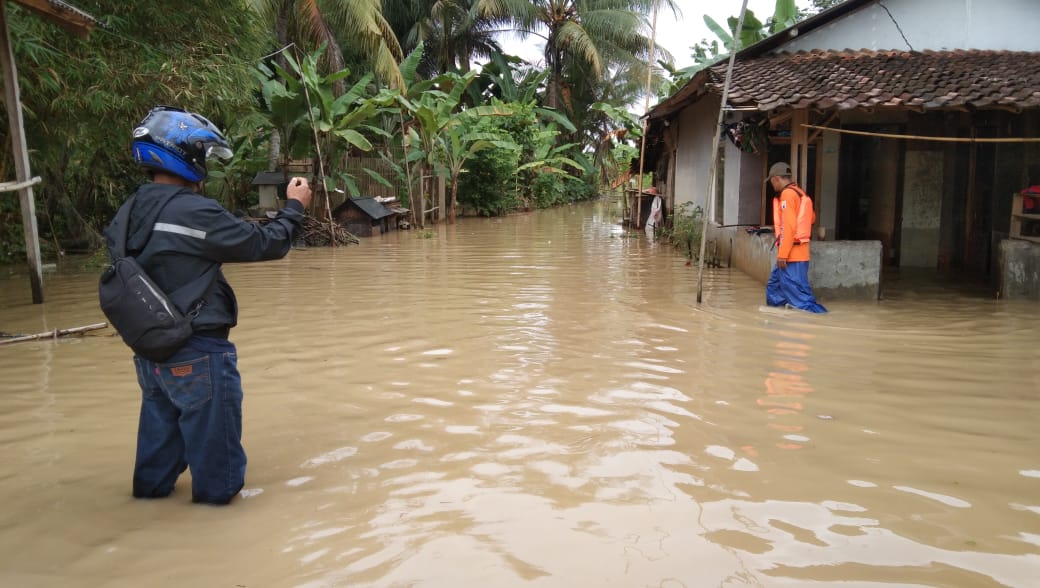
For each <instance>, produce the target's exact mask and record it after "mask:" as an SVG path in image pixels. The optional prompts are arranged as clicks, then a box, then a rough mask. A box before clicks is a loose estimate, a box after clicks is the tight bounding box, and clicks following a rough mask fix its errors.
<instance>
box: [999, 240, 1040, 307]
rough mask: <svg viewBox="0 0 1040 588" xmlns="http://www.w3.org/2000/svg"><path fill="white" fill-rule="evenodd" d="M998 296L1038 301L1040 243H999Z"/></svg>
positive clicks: (1006, 241)
mask: <svg viewBox="0 0 1040 588" xmlns="http://www.w3.org/2000/svg"><path fill="white" fill-rule="evenodd" d="M1000 296H1001V298H1013V299H1014V298H1017V299H1026V300H1040V243H1032V242H1030V241H1018V240H1013V239H1005V240H1004V241H1001V242H1000Z"/></svg>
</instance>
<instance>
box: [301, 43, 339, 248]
mask: <svg viewBox="0 0 1040 588" xmlns="http://www.w3.org/2000/svg"><path fill="white" fill-rule="evenodd" d="M297 57H298V56H297ZM299 61H300V62H301V63H302V62H303V60H302V59H299ZM301 70H302V68H301ZM300 85H301V86H303V97H304V98H306V100H307V118H309V119H310V121H311V134H312V135H314V151H315V152H316V153H317V154H318V173H319V174H320V175H321V192H322V194H324V195H325V214H326V216H328V219H327V220H328V221H329V246H330V247H335V246H336V244H337V243H336V223H335V222H334V221H333V220H332V204H330V203H329V190H328V188H326V187H325V160H324V158H323V157H322V156H321V141H319V140H318V126H317V125H316V124H315V123H314V107H313V106H311V93H310V92H309V91H308V90H307V80H305V79H304V77H303V72H302V71H301V72H300Z"/></svg>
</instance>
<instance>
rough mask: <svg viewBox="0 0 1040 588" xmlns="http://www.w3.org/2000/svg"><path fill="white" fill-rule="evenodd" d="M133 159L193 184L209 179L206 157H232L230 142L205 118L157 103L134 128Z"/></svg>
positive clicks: (142, 165) (145, 166)
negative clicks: (207, 177)
mask: <svg viewBox="0 0 1040 588" xmlns="http://www.w3.org/2000/svg"><path fill="white" fill-rule="evenodd" d="M131 149H132V150H133V153H134V162H135V163H137V165H139V166H141V167H142V168H144V170H145V171H149V170H159V171H165V172H167V173H171V174H174V175H176V176H179V177H181V178H184V179H185V180H188V181H189V182H191V183H193V184H197V183H199V182H201V181H202V180H204V179H206V176H207V174H208V172H207V170H206V157H208V156H210V155H212V156H215V157H219V158H221V159H229V158H230V157H231V155H232V153H231V145H229V144H228V141H227V139H225V138H224V135H222V134H221V132H220V130H219V129H217V127H216V125H214V124H213V123H211V122H209V120H208V119H206V117H204V116H202V115H200V114H195V113H194V112H188V111H186V110H182V109H180V108H174V107H172V106H156V107H155V108H153V109H152V110H151V111H149V112H148V115H147V116H145V117H144V120H142V121H141V123H140V124H139V125H137V128H135V129H134V139H133V143H132V144H131Z"/></svg>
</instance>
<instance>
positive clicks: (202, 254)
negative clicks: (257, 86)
mask: <svg viewBox="0 0 1040 588" xmlns="http://www.w3.org/2000/svg"><path fill="white" fill-rule="evenodd" d="M131 148H132V151H133V157H134V161H135V162H136V163H137V164H138V165H139V166H140V167H141V168H142V170H143V171H145V172H146V173H147V174H148V176H149V179H150V181H149V182H147V183H145V184H143V185H141V186H140V187H139V188H138V189H137V191H136V192H135V193H134V195H133V197H132V198H130V199H129V200H128V201H127V203H125V204H124V206H132V208H131V211H130V217H129V218H130V220H129V223H128V224H129V230H128V234H127V239H126V251H127V254H128V255H132V256H133V257H135V258H136V259H137V262H138V263H139V264H140V266H141V267H142V268H143V269H144V270H145V271H146V272H147V273H148V275H149V276H150V277H151V279H152V280H153V281H154V282H155V283H156V285H158V286H159V287H160V288H162V290H163V291H164V292H165V293H166V294H167V296H168V297H169V298H170V300H171V301H172V302H173V303H174V305H176V306H177V308H178V310H180V311H181V313H183V314H184V315H186V316H189V317H191V322H192V329H193V331H194V334H193V335H192V337H191V339H189V340H188V342H187V343H186V344H185V345H184V347H182V348H181V349H180V350H179V351H178V352H177V353H175V354H174V355H173V356H172V357H170V358H169V359H168V360H166V361H165V362H163V363H156V362H152V361H150V360H147V359H145V358H143V357H140V356H137V355H135V356H134V364H135V366H136V369H137V380H138V383H139V384H140V386H141V390H142V401H141V414H140V419H139V422H138V433H137V458H136V463H135V465H134V477H133V495H134V496H135V497H137V498H158V497H163V496H167V495H169V494H170V493H171V492H173V488H174V484H175V482H176V481H177V478H178V476H180V474H181V473H183V472H184V470H185V469H186V468H189V467H190V468H191V477H192V500H193V501H194V502H202V503H209V504H227V503H228V502H230V501H231V499H232V498H234V496H235V495H236V494H238V492H239V490H241V489H242V485H243V484H244V482H245V471H246V454H245V451H244V450H243V448H242V444H241V438H242V380H241V377H240V376H239V373H238V368H237V355H236V350H235V346H234V344H232V343H231V342H230V341H229V340H228V333H229V331H230V330H231V328H232V327H234V326H235V324H236V323H237V321H238V304H237V302H236V300H235V293H234V291H233V290H232V289H231V286H230V285H229V284H228V283H227V280H225V279H224V275H223V273H222V272H221V264H223V263H225V262H245V261H263V260H268V259H279V258H282V257H284V256H285V255H286V254H287V253H288V252H289V249H290V246H291V244H292V235H293V231H294V230H295V229H296V228H297V227H298V226H299V224H300V221H301V220H302V219H303V213H304V210H305V209H306V208H307V206H308V205H309V204H310V200H311V189H310V186H309V185H308V183H307V180H306V179H304V178H292V179H291V180H290V181H289V186H288V188H287V189H286V196H287V200H286V205H285V208H283V209H282V210H280V211H279V212H278V214H277V216H275V218H273V219H272V220H271V221H270V222H268V223H266V224H264V225H258V224H254V223H249V222H245V221H243V220H241V219H239V218H237V217H235V216H234V215H232V214H231V213H229V212H228V211H227V210H225V209H224V208H223V207H222V206H220V205H219V204H218V203H217V202H216V201H214V200H211V199H209V198H206V197H205V196H203V195H202V194H201V192H202V182H203V181H204V180H205V179H206V176H207V170H206V157H207V156H210V155H213V156H217V157H222V158H227V157H230V156H231V149H230V148H229V145H228V142H227V140H226V139H225V138H224V136H223V135H222V134H221V133H220V131H219V130H218V129H217V128H216V126H214V125H213V123H211V122H210V121H208V120H207V119H206V118H204V117H202V116H200V115H198V114H194V113H191V112H187V111H184V110H180V109H177V108H171V107H165V106H161V107H157V108H154V109H152V110H151V112H149V113H148V115H147V116H146V117H145V119H144V120H143V121H141V124H140V125H138V126H137V128H136V129H134V132H133V143H132V146H131ZM116 234H117V232H116V230H114V228H113V226H112V225H110V226H109V227H108V229H106V231H105V235H106V238H107V241H108V244H109V247H110V248H111V247H112V244H113V243H114V241H115V238H116Z"/></svg>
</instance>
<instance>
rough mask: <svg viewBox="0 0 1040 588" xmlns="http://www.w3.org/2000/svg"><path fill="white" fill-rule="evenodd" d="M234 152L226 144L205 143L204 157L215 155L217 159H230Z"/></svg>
mask: <svg viewBox="0 0 1040 588" xmlns="http://www.w3.org/2000/svg"><path fill="white" fill-rule="evenodd" d="M233 155H234V153H233V152H232V151H231V148H230V147H228V146H226V145H216V144H213V143H210V144H207V145H206V157H207V158H209V157H216V158H218V159H225V160H226V159H231V157H232V156H233Z"/></svg>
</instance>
